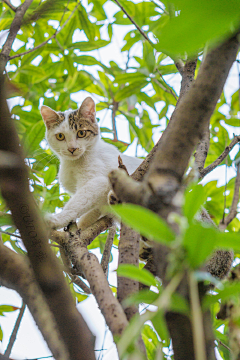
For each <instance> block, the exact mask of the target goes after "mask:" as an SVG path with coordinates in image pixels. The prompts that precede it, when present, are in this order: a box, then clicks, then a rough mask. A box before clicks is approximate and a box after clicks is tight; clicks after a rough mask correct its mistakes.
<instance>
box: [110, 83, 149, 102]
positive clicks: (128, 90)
mask: <svg viewBox="0 0 240 360" xmlns="http://www.w3.org/2000/svg"><path fill="white" fill-rule="evenodd" d="M148 83H149V82H148V81H147V80H141V81H136V82H132V83H131V84H130V85H128V86H125V87H124V88H123V89H121V90H118V92H116V94H115V96H114V100H115V101H122V100H124V99H126V98H128V97H130V96H132V95H133V94H136V93H139V92H140V91H141V89H143V88H144V87H145V86H146V85H147V84H148Z"/></svg>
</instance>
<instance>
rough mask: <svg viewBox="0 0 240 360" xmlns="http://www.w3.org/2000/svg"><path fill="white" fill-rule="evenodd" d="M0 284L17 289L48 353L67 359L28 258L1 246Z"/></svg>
mask: <svg viewBox="0 0 240 360" xmlns="http://www.w3.org/2000/svg"><path fill="white" fill-rule="evenodd" d="M0 257H1V259H2V260H1V262H0V285H3V286H5V287H7V288H10V289H14V290H16V291H17V292H18V293H19V295H20V296H21V297H22V299H23V301H24V302H25V303H26V304H27V305H28V308H29V310H30V312H31V314H32V316H33V318H34V320H35V322H36V324H37V326H38V327H39V329H40V331H41V333H42V335H43V337H44V339H45V340H46V342H47V344H48V347H49V349H50V351H51V352H52V354H53V356H54V358H55V359H57V360H67V359H70V357H69V354H68V352H67V351H66V348H65V346H64V342H63V339H62V337H61V336H60V333H59V331H58V328H57V324H56V321H55V319H54V317H53V315H52V313H51V311H50V309H49V307H48V305H47V303H46V300H45V299H44V296H43V293H42V291H41V289H40V287H39V286H38V284H37V282H36V280H35V276H34V273H33V271H32V268H31V266H30V264H29V261H28V259H27V258H26V257H25V258H24V257H23V256H22V255H19V254H16V253H15V252H13V251H12V250H10V249H9V248H7V247H6V246H4V245H3V244H0Z"/></svg>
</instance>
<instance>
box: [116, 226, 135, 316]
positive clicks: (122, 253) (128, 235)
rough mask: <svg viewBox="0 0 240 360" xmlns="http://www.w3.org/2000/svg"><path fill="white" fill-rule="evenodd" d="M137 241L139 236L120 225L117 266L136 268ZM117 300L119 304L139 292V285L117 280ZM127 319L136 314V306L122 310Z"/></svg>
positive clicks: (125, 279) (123, 278)
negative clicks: (127, 265) (128, 265)
mask: <svg viewBox="0 0 240 360" xmlns="http://www.w3.org/2000/svg"><path fill="white" fill-rule="evenodd" d="M139 240H140V235H139V234H138V233H136V232H135V231H134V230H132V229H130V228H128V227H127V226H126V225H125V224H121V233H120V241H119V245H118V251H119V255H118V265H121V264H131V265H135V266H137V267H138V263H139ZM117 282H118V286H117V298H118V301H119V302H120V304H121V303H122V302H123V301H124V299H126V298H127V297H128V296H129V295H131V294H133V293H134V292H137V291H138V290H139V283H138V282H137V281H135V280H131V279H128V278H125V277H121V276H118V278H117ZM124 311H125V314H126V316H127V319H128V320H130V319H131V318H132V317H133V316H134V315H135V314H136V313H137V312H138V308H137V307H136V306H130V307H127V308H126V309H124Z"/></svg>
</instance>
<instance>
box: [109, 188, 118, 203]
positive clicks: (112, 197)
mask: <svg viewBox="0 0 240 360" xmlns="http://www.w3.org/2000/svg"><path fill="white" fill-rule="evenodd" d="M119 203H120V201H119V200H118V198H117V196H116V194H115V192H114V191H113V190H110V191H109V193H108V204H109V205H115V204H119Z"/></svg>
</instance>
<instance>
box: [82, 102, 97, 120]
mask: <svg viewBox="0 0 240 360" xmlns="http://www.w3.org/2000/svg"><path fill="white" fill-rule="evenodd" d="M78 116H79V117H80V118H81V117H83V118H85V119H88V120H90V121H91V122H93V123H96V122H97V121H96V107H95V102H94V101H93V99H92V98H90V97H87V98H86V99H85V100H84V101H83V103H82V105H81V106H80V108H79V109H78Z"/></svg>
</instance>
